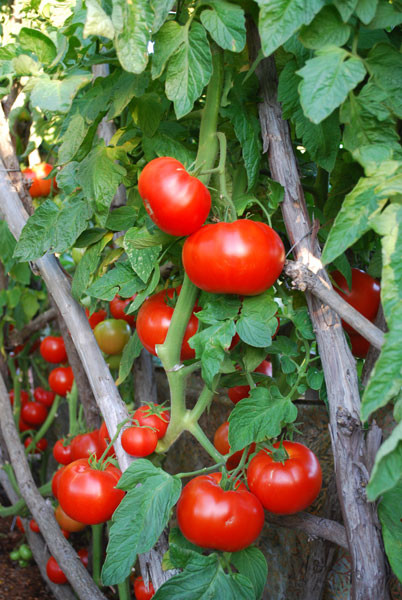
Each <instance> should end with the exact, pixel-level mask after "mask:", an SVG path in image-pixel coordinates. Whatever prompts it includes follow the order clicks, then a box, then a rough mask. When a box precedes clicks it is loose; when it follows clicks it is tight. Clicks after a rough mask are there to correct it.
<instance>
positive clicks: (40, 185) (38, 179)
mask: <svg viewBox="0 0 402 600" xmlns="http://www.w3.org/2000/svg"><path fill="white" fill-rule="evenodd" d="M52 169H53V167H52V165H49V163H44V162H42V163H40V164H38V165H34V166H33V167H29V168H27V169H23V170H22V174H23V175H24V177H25V179H26V180H27V182H28V183H30V187H29V193H30V195H31V197H32V198H38V197H40V196H49V194H50V192H51V189H52V183H53V190H54V191H55V190H56V189H57V184H56V179H55V178H53V179H52V178H51V179H46V177H47V176H48V175H49V174H50V172H51V171H52Z"/></svg>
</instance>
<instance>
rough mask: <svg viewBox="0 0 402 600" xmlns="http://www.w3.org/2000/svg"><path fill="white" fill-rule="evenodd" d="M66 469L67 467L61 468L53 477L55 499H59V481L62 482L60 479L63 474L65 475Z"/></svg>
mask: <svg viewBox="0 0 402 600" xmlns="http://www.w3.org/2000/svg"><path fill="white" fill-rule="evenodd" d="M64 469H65V467H61V468H60V469H58V470H57V471H56V472H55V473H54V474H53V477H52V494H53V496H54V497H55V498H57V496H58V490H59V481H60V477H61V474H62V473H63V471H64Z"/></svg>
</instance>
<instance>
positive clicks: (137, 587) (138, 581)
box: [134, 577, 155, 600]
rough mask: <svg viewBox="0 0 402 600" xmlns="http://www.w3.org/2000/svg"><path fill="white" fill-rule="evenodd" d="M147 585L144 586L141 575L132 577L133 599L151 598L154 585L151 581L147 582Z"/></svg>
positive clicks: (148, 599) (149, 599) (144, 599)
mask: <svg viewBox="0 0 402 600" xmlns="http://www.w3.org/2000/svg"><path fill="white" fill-rule="evenodd" d="M148 585H149V587H146V586H145V583H144V580H143V578H142V577H136V578H135V579H134V596H135V600H151V598H152V597H153V595H154V594H155V589H154V586H153V585H152V581H149V582H148Z"/></svg>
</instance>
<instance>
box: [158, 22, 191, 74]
mask: <svg viewBox="0 0 402 600" xmlns="http://www.w3.org/2000/svg"><path fill="white" fill-rule="evenodd" d="M185 39H186V30H185V28H184V27H182V26H180V25H179V24H178V23H177V21H168V22H167V23H165V24H164V25H163V27H162V28H161V30H160V31H159V32H158V34H157V35H156V37H155V44H154V53H153V55H152V66H151V73H152V79H157V78H158V77H160V76H161V75H162V73H163V70H164V68H165V66H166V63H167V61H168V60H169V58H170V57H171V56H172V54H174V52H176V50H177V48H178V47H179V46H180V45H181V44H182V43H183V42H184V41H185Z"/></svg>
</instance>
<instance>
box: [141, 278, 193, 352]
mask: <svg viewBox="0 0 402 600" xmlns="http://www.w3.org/2000/svg"><path fill="white" fill-rule="evenodd" d="M175 291H176V293H180V288H176V289H175V288H169V289H167V290H162V291H161V292H158V293H157V294H154V295H153V296H151V297H150V298H148V300H145V302H144V304H143V305H142V306H141V308H140V310H139V311H138V315H137V333H138V337H139V338H140V341H141V343H142V345H143V346H144V348H146V349H147V350H148V352H150V353H151V354H153V355H154V356H157V353H156V349H155V346H156V344H163V342H164V341H165V338H166V335H167V332H168V329H169V325H170V321H171V320H172V316H173V311H174V308H173V307H172V306H168V304H167V303H166V300H167V298H173V295H174V293H175ZM198 310H199V309H198ZM197 329H198V319H197V317H196V316H195V314H194V312H193V314H192V315H191V317H190V320H189V322H188V325H187V328H186V332H185V334H184V339H183V344H182V347H181V359H182V360H188V359H190V358H194V357H195V351H194V350H193V349H192V348H190V346H189V345H188V340H189V339H190V338H191V337H192V336H193V335H194V334H195V333H197Z"/></svg>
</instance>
